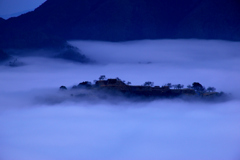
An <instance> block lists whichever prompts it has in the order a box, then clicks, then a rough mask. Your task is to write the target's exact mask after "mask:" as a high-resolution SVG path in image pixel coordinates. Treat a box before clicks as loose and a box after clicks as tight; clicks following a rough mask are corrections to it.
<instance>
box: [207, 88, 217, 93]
mask: <svg viewBox="0 0 240 160" xmlns="http://www.w3.org/2000/svg"><path fill="white" fill-rule="evenodd" d="M207 91H208V92H215V91H216V88H214V87H208V88H207Z"/></svg>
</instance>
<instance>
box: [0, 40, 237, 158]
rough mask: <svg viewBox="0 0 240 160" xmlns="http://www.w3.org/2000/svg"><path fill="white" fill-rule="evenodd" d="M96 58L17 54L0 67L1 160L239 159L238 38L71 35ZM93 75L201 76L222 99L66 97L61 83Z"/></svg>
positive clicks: (135, 79)
mask: <svg viewBox="0 0 240 160" xmlns="http://www.w3.org/2000/svg"><path fill="white" fill-rule="evenodd" d="M69 43H70V44H72V45H74V46H76V47H78V48H79V49H80V50H81V52H82V53H83V54H85V55H86V56H87V57H89V58H91V59H92V60H94V61H95V63H92V64H80V63H75V62H71V61H64V60H59V59H50V58H44V57H19V58H18V59H19V61H21V62H22V63H24V64H25V65H23V66H20V67H9V66H7V65H4V64H2V65H1V66H0V84H1V85H0V86H1V89H0V159H1V160H19V159H21V160H33V159H34V160H65V159H68V160H76V159H84V160H102V159H107V160H118V159H119V160H123V159H124V160H133V159H134V160H135V159H136V160H147V159H153V160H158V159H165V160H182V159H189V160H203V159H204V160H213V159H215V160H239V158H240V123H239V122H240V85H239V84H238V83H239V82H240V65H239V63H240V54H239V51H240V42H228V41H206V40H143V41H131V42H119V43H110V42H96V41H71V42H69ZM100 75H106V77H107V78H116V77H119V78H121V79H122V80H125V81H130V82H131V83H132V84H133V85H142V84H143V83H144V82H145V81H153V82H154V84H155V85H159V86H161V85H164V84H166V83H169V82H170V83H172V84H178V83H180V84H184V85H185V86H187V85H189V84H192V83H193V82H200V83H201V84H202V85H203V86H205V87H208V86H213V87H215V88H217V91H224V92H226V93H231V94H232V97H233V99H232V100H230V101H227V102H218V103H206V102H189V101H183V100H181V99H175V100H167V99H166V100H155V101H148V102H146V101H143V102H141V101H137V102H131V101H127V100H126V101H125V100H124V99H118V98H116V99H114V97H111V101H109V99H99V98H98V99H87V98H86V99H80V100H76V99H74V100H73V99H72V98H71V96H70V95H69V98H68V96H67V95H64V96H63V95H62V93H60V92H59V87H60V86H61V85H65V86H67V87H68V88H70V87H71V86H73V85H77V84H78V83H79V82H82V81H86V80H87V81H93V80H97V79H98V77H99V76H100Z"/></svg>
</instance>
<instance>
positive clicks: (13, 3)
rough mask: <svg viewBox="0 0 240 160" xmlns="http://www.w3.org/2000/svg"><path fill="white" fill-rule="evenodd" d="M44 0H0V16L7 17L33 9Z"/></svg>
mask: <svg viewBox="0 0 240 160" xmlns="http://www.w3.org/2000/svg"><path fill="white" fill-rule="evenodd" d="M45 1H46V0H0V17H2V18H4V19H7V18H10V17H11V16H18V15H20V14H23V13H25V12H28V11H31V10H34V9H35V8H36V7H38V6H39V5H41V4H42V3H43V2H45Z"/></svg>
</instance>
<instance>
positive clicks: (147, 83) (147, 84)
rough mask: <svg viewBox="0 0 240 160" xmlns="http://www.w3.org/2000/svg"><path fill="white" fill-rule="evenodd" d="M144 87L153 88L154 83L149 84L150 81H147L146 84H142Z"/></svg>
mask: <svg viewBox="0 0 240 160" xmlns="http://www.w3.org/2000/svg"><path fill="white" fill-rule="evenodd" d="M143 85H144V86H151V87H152V86H153V85H154V83H153V82H150V81H147V82H145V83H144V84H143Z"/></svg>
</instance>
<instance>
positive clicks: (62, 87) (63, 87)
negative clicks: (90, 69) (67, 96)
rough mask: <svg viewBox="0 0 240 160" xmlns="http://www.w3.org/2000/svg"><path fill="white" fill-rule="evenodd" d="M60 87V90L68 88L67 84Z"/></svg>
mask: <svg viewBox="0 0 240 160" xmlns="http://www.w3.org/2000/svg"><path fill="white" fill-rule="evenodd" d="M59 89H60V90H67V87H66V86H61V87H60V88H59Z"/></svg>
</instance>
